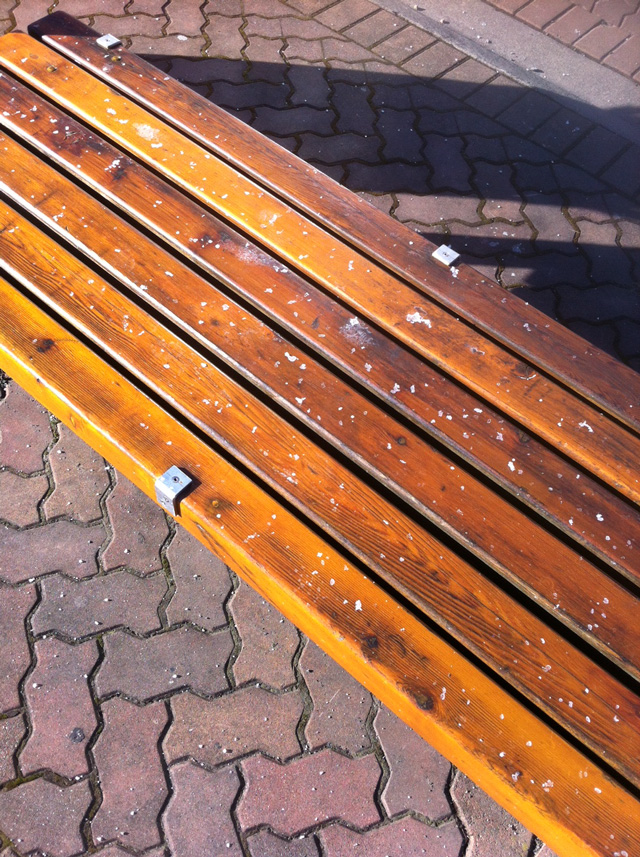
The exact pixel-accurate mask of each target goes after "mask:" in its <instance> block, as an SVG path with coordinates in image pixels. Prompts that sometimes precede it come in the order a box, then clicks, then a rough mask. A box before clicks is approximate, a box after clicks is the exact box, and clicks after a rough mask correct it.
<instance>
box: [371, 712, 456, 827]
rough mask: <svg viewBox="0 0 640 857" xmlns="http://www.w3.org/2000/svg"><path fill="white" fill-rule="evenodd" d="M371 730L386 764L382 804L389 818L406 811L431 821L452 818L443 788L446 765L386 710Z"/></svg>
mask: <svg viewBox="0 0 640 857" xmlns="http://www.w3.org/2000/svg"><path fill="white" fill-rule="evenodd" d="M373 727H374V729H375V731H376V735H377V736H378V740H379V741H380V744H381V746H382V750H383V752H384V754H385V756H386V758H387V762H388V764H389V780H388V782H387V784H386V786H385V788H384V791H383V793H382V803H383V806H384V808H385V810H386V811H387V812H388V813H389V815H390V816H393V815H399V814H400V813H401V812H405V811H406V810H414V811H415V812H419V813H420V814H421V815H423V816H425V818H428V819H431V820H433V821H438V820H440V819H443V818H446V817H447V816H449V815H451V813H452V809H451V805H450V804H449V801H448V800H447V795H446V787H447V781H448V778H449V773H450V771H451V765H450V764H449V762H448V761H447V760H446V759H445V758H444V756H441V755H440V753H438V752H436V751H435V750H434V749H433V747H430V746H429V744H427V743H426V741H423V740H422V738H420V736H419V735H417V734H416V733H415V732H414V731H413V730H412V729H410V728H409V727H408V726H406V725H405V724H404V723H403V722H402V720H400V718H399V717H396V715H395V714H393V713H392V712H391V711H389V709H388V708H385V707H382V708H381V709H380V711H378V713H377V714H376V717H375V720H374V722H373Z"/></svg>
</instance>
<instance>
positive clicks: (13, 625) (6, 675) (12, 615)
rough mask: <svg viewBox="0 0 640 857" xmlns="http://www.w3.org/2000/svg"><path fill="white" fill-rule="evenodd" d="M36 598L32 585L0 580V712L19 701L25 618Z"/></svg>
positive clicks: (25, 658)
mask: <svg viewBox="0 0 640 857" xmlns="http://www.w3.org/2000/svg"><path fill="white" fill-rule="evenodd" d="M36 599H37V593H36V589H35V586H23V587H21V588H20V589H11V588H10V587H8V586H3V584H1V583H0V714H2V713H4V712H7V711H11V710H12V709H13V708H18V707H19V706H20V705H21V700H20V694H19V692H18V686H19V684H20V681H21V679H22V677H23V675H24V674H25V672H26V671H27V669H28V667H29V664H30V663H31V652H30V651H29V645H28V642H27V634H26V630H25V622H26V619H27V616H28V615H29V613H30V611H31V609H32V608H33V606H34V604H35V603H36Z"/></svg>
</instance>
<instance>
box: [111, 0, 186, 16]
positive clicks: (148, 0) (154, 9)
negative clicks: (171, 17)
mask: <svg viewBox="0 0 640 857" xmlns="http://www.w3.org/2000/svg"><path fill="white" fill-rule="evenodd" d="M176 2H179V0H176ZM172 3H173V0H170V2H169V5H168V7H167V14H171V12H172V11H173V10H172ZM123 5H124V6H126V7H127V11H128V12H129V14H130V15H139V14H141V13H142V14H144V15H162V11H163V7H164V6H165V5H166V0H131V1H130V3H127V2H126V0H125V2H124V4H123Z"/></svg>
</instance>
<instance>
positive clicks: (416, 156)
mask: <svg viewBox="0 0 640 857" xmlns="http://www.w3.org/2000/svg"><path fill="white" fill-rule="evenodd" d="M376 129H377V131H378V133H379V134H380V135H381V136H382V138H383V140H384V148H383V154H384V157H385V158H388V159H389V160H396V159H398V160H401V161H413V162H414V163H419V162H420V161H422V139H421V137H420V134H419V133H418V131H417V129H416V127H415V116H413V115H412V113H411V112H410V111H407V110H393V109H391V108H388V107H385V108H383V109H381V110H380V118H379V120H378V123H377V125H376Z"/></svg>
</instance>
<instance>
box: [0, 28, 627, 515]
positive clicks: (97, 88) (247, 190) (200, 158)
mask: <svg viewBox="0 0 640 857" xmlns="http://www.w3.org/2000/svg"><path fill="white" fill-rule="evenodd" d="M25 39H26V40H27V42H28V44H29V45H30V46H31V47H30V50H29V52H28V54H26V51H25V48H26V45H25V41H24V40H25ZM34 44H35V45H36V47H35V48H34V47H33V45H34ZM0 45H1V48H2V55H1V56H0V62H1V63H2V64H3V65H4V66H5V67H7V68H10V69H11V71H12V72H13V73H14V74H16V75H17V76H19V77H20V78H22V79H24V80H26V81H28V82H29V83H30V85H32V86H34V87H36V88H37V89H40V90H41V91H43V92H45V93H46V94H47V95H48V96H49V97H50V98H52V99H53V100H54V101H57V102H58V103H59V104H62V105H64V106H65V108H66V109H68V110H69V111H70V112H72V113H75V114H76V115H78V116H80V117H81V118H82V119H83V120H84V121H87V122H88V123H89V124H91V125H92V126H93V127H95V128H96V129H98V130H100V131H102V132H103V133H106V134H107V135H109V136H110V137H111V139H113V140H114V141H115V142H117V143H118V145H121V146H123V147H124V148H125V149H127V150H128V151H129V152H130V153H132V154H134V155H136V156H137V157H139V158H141V159H142V160H143V161H144V162H146V163H148V164H150V165H153V166H154V167H155V168H157V169H158V170H160V172H161V173H162V174H163V175H165V176H167V177H168V178H170V179H171V180H172V181H174V182H176V183H177V184H178V185H179V186H180V187H182V188H183V189H185V190H187V191H188V192H189V193H191V194H193V195H194V196H196V197H197V198H199V199H200V200H201V201H202V202H204V203H205V204H206V205H208V206H210V207H211V208H212V209H213V210H215V211H217V212H218V213H219V214H221V215H222V216H224V217H226V218H228V219H229V220H230V221H231V222H233V223H234V224H235V225H236V226H239V227H241V228H242V229H244V230H245V231H247V232H248V233H249V234H250V235H251V236H253V237H254V238H255V239H256V240H257V241H259V242H260V243H262V244H263V245H265V246H268V247H270V248H271V249H273V250H274V251H276V252H277V253H278V254H279V255H280V256H281V257H282V258H284V259H285V260H287V262H288V263H289V264H292V265H294V266H295V267H297V268H298V270H300V271H302V272H304V273H305V274H306V275H308V276H310V277H311V278H312V279H314V280H315V281H316V282H318V283H319V284H321V285H322V286H323V287H325V288H328V289H329V290H330V291H331V292H332V293H333V294H335V295H336V296H338V297H340V298H341V299H343V300H345V301H346V302H347V303H348V304H349V305H350V306H351V307H353V308H354V309H355V310H356V311H357V312H360V313H362V314H363V315H365V317H367V318H369V319H373V320H375V322H376V323H377V324H378V325H379V326H381V327H383V328H384V329H386V330H388V331H389V332H391V333H393V334H394V335H395V337H396V338H397V339H399V340H400V341H401V342H403V343H405V344H406V345H407V346H409V347H410V348H412V349H413V350H415V351H416V352H417V353H419V354H421V355H422V356H424V357H425V358H427V359H428V360H430V361H431V362H433V363H434V364H435V365H437V366H439V367H441V368H443V369H446V371H447V372H448V373H449V374H451V375H452V376H453V377H454V378H456V379H457V380H459V381H461V382H463V383H465V384H466V385H467V386H469V387H470V388H471V389H473V390H474V391H475V392H477V393H478V394H480V395H482V396H484V397H485V398H487V399H488V400H489V401H490V402H492V403H493V404H494V405H496V406H497V407H499V408H500V409H501V410H503V411H504V412H505V413H507V414H509V415H510V416H512V417H513V418H515V419H517V420H518V421H519V422H521V423H522V424H524V425H525V426H526V427H527V428H529V429H531V430H533V431H535V432H537V434H538V435H539V436H540V437H542V438H543V439H545V440H546V441H547V442H549V443H552V444H553V445H555V446H556V447H557V448H558V449H560V450H561V451H562V452H563V453H565V454H566V455H569V456H570V457H572V458H573V459H574V460H575V461H576V462H578V463H580V464H582V465H583V466H585V467H586V468H587V469H588V470H590V471H591V472H593V473H594V474H596V475H598V476H599V477H600V478H602V479H604V480H605V481H606V482H608V483H609V484H610V485H612V486H613V487H614V488H616V489H617V490H618V491H620V492H621V493H623V494H624V495H625V496H627V497H629V498H630V499H632V500H633V501H634V502H639V501H640V477H639V476H638V468H637V461H638V460H640V439H639V438H638V437H637V436H635V435H633V434H631V433H630V432H628V431H626V430H625V429H623V428H621V427H620V426H619V425H617V424H616V423H614V422H612V421H611V420H609V419H607V418H605V417H604V416H603V415H601V414H600V413H599V412H598V411H596V410H595V409H594V408H592V407H591V406H590V405H588V404H587V403H586V402H581V401H576V400H575V398H572V396H571V394H570V393H569V392H568V391H566V390H564V389H563V388H561V387H559V386H557V385H556V384H555V383H553V382H552V381H551V380H550V379H549V378H547V377H546V376H544V375H543V374H542V373H541V372H538V371H534V370H532V369H530V368H528V367H525V368H524V371H523V366H522V361H520V360H518V359H517V358H516V357H514V356H513V355H511V354H510V353H509V352H507V351H505V350H503V349H502V348H501V347H499V346H498V345H496V344H495V343H494V342H493V341H491V340H489V339H487V338H486V337H484V336H481V335H480V334H478V333H477V332H475V331H474V330H473V328H471V327H469V326H467V325H465V324H464V323H462V322H460V321H458V320H457V319H456V318H455V317H454V316H452V315H450V314H449V313H448V312H447V311H445V310H444V309H442V307H440V306H439V305H438V304H436V303H434V302H432V301H430V300H428V299H427V298H426V296H423V297H422V298H421V296H420V295H419V294H418V293H416V292H415V291H414V290H413V289H411V288H410V287H409V286H407V285H405V284H404V283H403V282H401V281H400V280H398V279H396V278H394V277H393V276H391V275H390V274H388V273H387V272H386V271H385V270H383V269H382V268H380V267H378V266H377V265H375V264H374V263H372V262H371V261H370V260H369V259H367V258H366V257H364V256H362V255H361V254H360V253H358V252H356V251H355V250H351V249H350V248H347V247H345V246H344V245H342V244H340V242H338V241H337V240H336V239H335V236H332V235H331V234H329V233H327V232H325V231H323V230H322V229H320V228H319V227H318V226H316V225H315V224H313V223H312V222H311V221H310V220H308V219H306V218H304V217H302V216H301V215H299V214H298V212H297V211H295V210H293V209H291V208H290V207H289V206H287V205H286V204H285V203H282V202H281V201H280V200H278V199H277V198H275V197H274V196H273V195H271V194H270V193H268V192H267V191H265V190H264V189H263V188H261V187H259V186H257V185H255V184H254V183H253V182H252V181H250V180H248V179H247V178H245V177H244V176H243V175H241V174H239V173H238V172H237V171H236V170H234V169H233V168H231V167H229V166H228V165H227V164H226V163H224V162H222V161H220V160H218V159H216V158H215V157H214V156H212V155H211V154H210V153H209V152H207V151H205V150H204V149H203V148H202V147H201V146H200V145H197V144H195V143H192V142H191V141H189V140H187V139H185V138H184V137H183V136H181V135H180V134H179V133H178V132H177V131H176V130H174V129H173V128H171V127H170V126H168V125H167V124H166V123H165V122H162V121H161V120H159V119H158V118H157V117H155V116H153V115H152V114H150V113H149V112H148V111H146V110H143V109H142V108H140V107H138V106H137V105H134V104H133V103H132V102H130V101H128V100H126V99H124V98H122V97H121V96H119V95H118V94H117V93H116V92H114V91H113V90H112V89H110V88H109V87H108V86H106V85H105V84H103V83H102V82H101V81H99V80H97V79H96V78H94V77H92V76H91V75H89V74H87V73H86V72H83V71H82V70H80V69H78V68H76V67H75V66H73V65H72V64H71V63H68V62H67V61H66V60H64V59H63V58H62V57H60V56H59V55H57V54H56V53H55V52H53V51H51V50H49V49H48V48H46V47H45V46H43V45H39V44H37V43H35V42H33V40H31V39H30V38H29V37H27V36H25V37H22V36H20V34H9V35H8V36H5V37H3V39H2V41H1V42H0ZM159 150H162V151H159ZM216 188H219V189H224V192H223V193H220V192H218V191H217V190H216ZM338 272H339V273H338ZM364 284H366V286H365V285H364Z"/></svg>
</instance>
